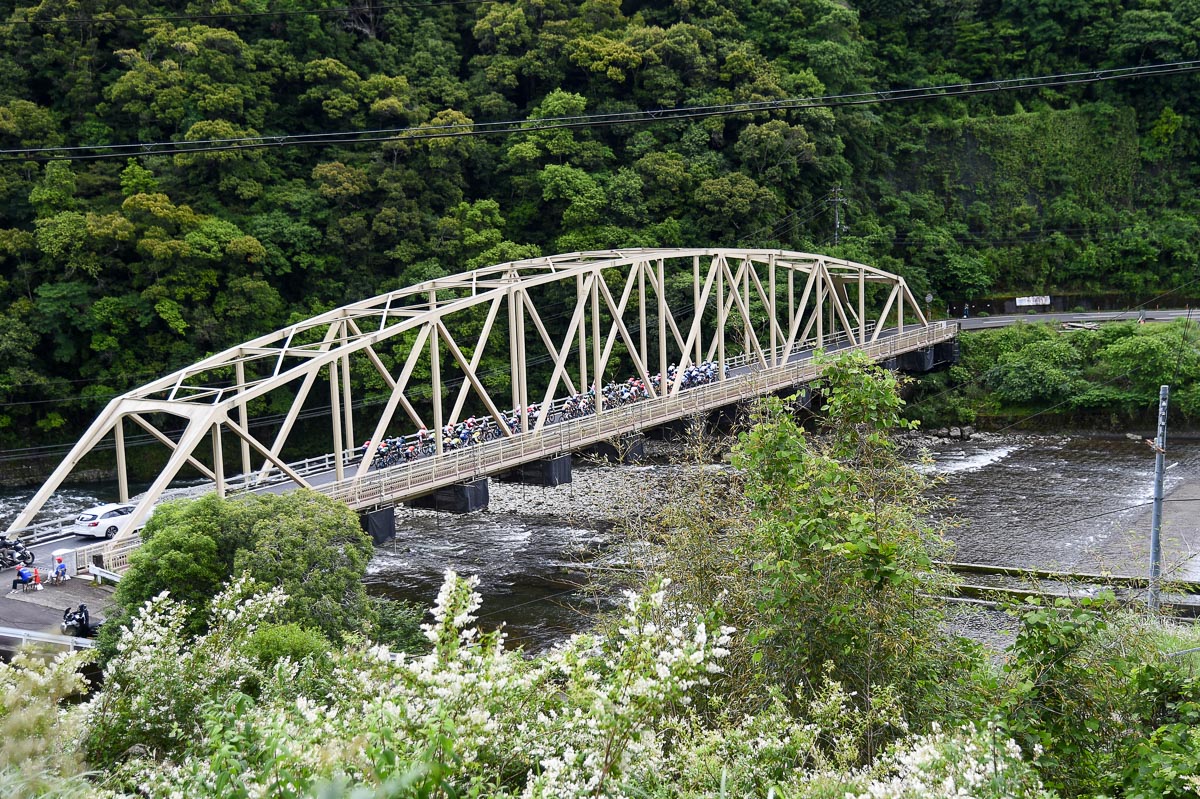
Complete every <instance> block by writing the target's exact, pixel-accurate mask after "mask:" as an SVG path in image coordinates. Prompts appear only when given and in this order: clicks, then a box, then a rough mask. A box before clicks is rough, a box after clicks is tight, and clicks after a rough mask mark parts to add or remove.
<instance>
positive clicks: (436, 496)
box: [404, 477, 488, 513]
mask: <svg viewBox="0 0 1200 799" xmlns="http://www.w3.org/2000/svg"><path fill="white" fill-rule="evenodd" d="M404 504H406V505H408V506H409V507H410V508H424V509H425V510H436V511H442V512H444V513H473V512H475V511H477V510H483V509H484V508H486V507H487V506H488V479H487V478H486V477H480V478H479V479H478V480H472V481H471V482H469V483H457V484H455V485H450V486H443V487H442V488H439V489H437V490H436V491H434V492H433V493H432V494H425V495H424V496H420V497H416V498H414V499H410V500H408V501H407V502H405V503H404Z"/></svg>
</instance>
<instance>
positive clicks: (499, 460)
mask: <svg viewBox="0 0 1200 799" xmlns="http://www.w3.org/2000/svg"><path fill="white" fill-rule="evenodd" d="M957 334H958V325H957V324H956V323H954V322H939V323H936V324H933V325H930V326H928V327H919V328H915V329H913V330H907V331H905V332H904V333H896V332H895V331H894V330H889V331H884V332H882V333H881V335H880V339H879V340H877V341H875V342H873V343H869V344H866V345H861V346H858V345H852V346H843V347H831V348H827V350H826V351H834V350H836V351H861V352H864V353H866V354H867V356H868V357H870V358H872V359H873V360H875V361H886V360H888V359H891V358H894V357H897V356H899V355H903V354H904V353H906V352H912V351H914V350H919V349H923V348H926V347H931V346H933V345H935V344H939V343H941V342H943V341H948V340H950V339H953V338H954V337H955V336H956V335H957ZM817 374H818V367H817V364H816V362H815V361H814V360H813V351H812V350H811V349H807V350H804V351H801V352H796V353H793V354H792V356H791V357H790V358H789V359H788V360H787V362H785V363H783V364H781V365H780V366H777V367H771V368H765V369H764V368H761V367H759V366H757V365H751V366H742V367H739V368H736V369H732V370H731V372H730V374H729V376H728V377H727V378H726V379H725V380H721V381H718V382H714V383H709V384H706V385H702V386H697V387H694V388H690V389H688V390H686V391H682V392H680V393H679V394H678V395H677V396H674V397H663V398H659V399H646V400H641V401H639V402H635V403H631V404H629V405H623V406H620V407H617V408H612V409H609V410H605V411H604V412H602V413H599V414H593V415H590V416H585V417H582V418H578V419H570V420H565V421H561V422H558V423H555V424H553V425H547V426H546V427H545V428H544V429H543V430H542V431H541V432H540V433H539V434H534V435H530V434H527V435H518V436H515V437H513V438H511V439H499V440H496V441H489V442H483V443H478V444H473V445H471V446H468V447H464V448H462V449H457V450H453V451H450V452H446V453H443V454H442V455H440V456H437V457H428V458H423V459H420V460H417V461H413V462H409V463H402V464H397V465H395V466H392V467H389V468H386V469H380V470H377V471H372V472H370V473H369V475H367V476H366V478H365V479H363V480H360V481H357V482H355V481H353V480H351V479H350V478H349V477H347V478H346V479H344V480H342V481H341V482H338V481H337V480H336V479H334V475H333V472H332V470H330V471H327V472H324V473H322V474H318V475H314V476H312V477H310V478H308V480H309V483H310V484H311V485H312V487H313V489H314V490H317V491H320V492H321V493H323V494H326V495H328V496H331V497H334V498H336V499H340V500H342V501H343V502H345V503H346V504H348V505H349V506H350V507H352V508H354V509H356V510H371V509H374V508H380V507H386V506H390V505H394V504H396V503H397V502H403V501H405V500H408V499H413V498H415V497H419V496H422V495H425V494H428V493H430V492H432V491H434V490H436V489H438V488H441V487H443V486H447V485H452V484H454V483H461V482H468V481H470V480H474V479H476V478H479V477H483V476H486V475H489V474H495V473H498V472H503V471H507V470H509V469H512V468H515V467H517V466H520V465H521V464H524V463H529V462H530V461H534V460H538V459H541V458H549V457H553V456H555V455H559V454H561V453H564V452H571V451H573V450H578V449H582V448H584V447H587V446H589V445H592V444H595V443H598V442H601V441H605V440H610V439H613V438H616V437H619V436H621V435H625V434H628V433H632V432H637V431H639V430H644V429H647V428H651V427H656V426H658V425H662V424H665V423H667V422H670V421H674V420H676V419H680V418H683V417H686V416H690V415H692V414H697V413H704V412H706V411H710V410H714V409H716V408H720V407H723V406H726V405H732V404H735V403H738V402H745V401H748V400H752V399H754V398H755V397H759V396H763V395H766V394H770V393H773V392H776V391H781V390H784V389H787V388H790V387H793V386H796V385H800V384H802V383H806V382H808V381H811V380H813V379H814V378H816V377H817ZM294 487H295V483H292V482H290V481H285V482H281V483H277V484H276V485H275V486H272V487H271V489H270V490H271V491H286V490H290V489H292V488H294Z"/></svg>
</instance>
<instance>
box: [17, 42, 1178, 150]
mask: <svg viewBox="0 0 1200 799" xmlns="http://www.w3.org/2000/svg"><path fill="white" fill-rule="evenodd" d="M1196 71H1200V60H1193V61H1176V62H1172V63H1167V64H1154V65H1149V66H1140V67H1120V68H1115V69H1101V70H1091V71H1088V72H1075V73H1067V74H1061V75H1044V76H1039V77H1032V78H1011V79H1006V80H993V81H982V82H974V83H957V84H947V85H939V86H924V87H918V88H912V89H895V90H882V91H875V92H859V93H852V94H838V95H823V96H820V97H792V98H784V99H777V100H761V101H753V102H741V103H726V104H719V105H696V106H685V107H682V108H668V109H652V110H639V111H623V112H612V113H597V114H582V115H576V116H565V117H546V118H528V119H524V120H505V121H500V122H469V123H459V124H444V125H426V126H409V127H402V128H373V129H367V130H357V131H354V130H349V131H345V130H344V131H336V132H329V133H283V134H263V135H254V136H239V137H231V138H221V139H197V140H194V141H182V142H179V141H154V142H134V143H126V144H94V145H74V146H57V147H24V148H15V149H6V150H0V161H12V160H34V161H49V160H60V159H65V160H93V159H100V158H128V157H133V156H152V155H183V154H192V153H210V152H227V151H231V150H257V149H266V148H271V147H306V146H328V145H334V144H369V143H376V142H388V141H405V142H409V141H423V140H427V139H445V138H460V137H473V136H494V135H510V134H518V133H537V132H542V131H547V130H567V129H583V128H593V127H612V126H616V125H628V124H646V123H660V122H677V121H685V120H691V119H703V118H708V117H717V116H734V115H738V114H747V113H762V112H770V111H797V110H806V109H815V108H842V107H851V106H856V105H874V104H879V103H888V102H907V101H912V100H929V99H939V98H949V97H963V96H969V95H974V94H987V93H994V92H1005V91H1015V90H1021V89H1046V88H1055V87H1061V86H1071V85H1080V84H1090V83H1098V82H1102V81H1110V80H1123V79H1129V78H1144V77H1157V76H1163V75H1178V74H1188V73H1192V72H1196Z"/></svg>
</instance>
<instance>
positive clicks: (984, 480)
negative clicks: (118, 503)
mask: <svg viewBox="0 0 1200 799" xmlns="http://www.w3.org/2000/svg"><path fill="white" fill-rule="evenodd" d="M1168 450H1169V453H1168V457H1167V464H1168V470H1167V472H1166V475H1167V479H1166V490H1167V491H1168V493H1169V492H1170V491H1172V490H1173V489H1175V488H1177V487H1182V488H1185V489H1186V488H1187V487H1188V486H1189V485H1191V486H1194V485H1200V441H1194V440H1192V441H1188V440H1178V441H1171V442H1169V446H1168ZM931 454H932V456H933V458H934V463H933V464H932V466H930V467H926V468H928V469H930V470H931V471H932V472H934V473H935V474H936V476H937V477H938V485H937V487H936V489H935V491H936V493H937V494H938V495H939V496H941V497H943V498H947V499H953V500H954V504H953V513H954V515H955V516H957V517H958V519H960V520H961V524H960V526H958V527H956V528H955V529H953V530H952V532H951V535H952V537H953V538H954V540H955V541H956V543H957V551H956V552H955V554H954V559H956V560H959V561H965V562H973V563H986V564H993V565H1006V566H1024V567H1036V568H1042V569H1050V570H1064V571H1078V572H1089V573H1091V572H1101V571H1106V570H1107V571H1109V572H1112V573H1121V574H1144V573H1145V571H1146V563H1147V558H1148V554H1147V553H1148V543H1147V542H1148V539H1149V518H1150V508H1149V502H1150V499H1151V494H1152V480H1153V469H1154V457H1153V455H1154V453H1153V451H1152V450H1150V448H1149V447H1148V446H1146V444H1145V443H1143V442H1137V441H1129V440H1127V439H1110V438H1099V437H1093V436H1086V435H1069V436H1066V435H1064V436H1034V435H1012V436H1010V435H1005V436H983V437H980V438H977V439H975V440H972V441H967V442H948V441H941V442H933V443H932V445H931ZM671 468H678V467H649V468H647V467H641V468H638V469H634V468H630V469H629V470H628V477H629V479H630V480H637V479H641V476H642V475H647V474H650V475H653V474H654V473H655V472H656V471H659V470H663V469H671ZM575 479H576V480H577V481H584V480H587V479H588V471H587V470H586V469H578V470H576V473H575ZM569 490H570V489H569V488H568V487H563V488H559V489H556V491H563V492H566V491H569ZM31 493H32V491H31V490H30V489H21V490H9V491H4V492H0V523H4V524H7V523H8V521H10V520H11V519H12V518H13V517H14V516H15V515H16V513H17V512H18V510H19V508H20V507H21V505H22V504H23V503H24V502H25V501H26V500H27V499H28V498H29V496H30V495H31ZM1180 493H1186V492H1182V491H1181V492H1180ZM114 494H115V486H109V485H92V486H80V487H75V488H70V489H66V490H64V491H63V492H60V493H59V494H58V495H57V496H56V497H55V499H54V501H53V505H52V507H50V508H48V509H47V511H46V512H45V513H44V515H45V516H48V517H49V516H56V515H65V514H69V513H73V512H75V511H77V510H78V509H80V508H83V507H87V506H89V505H92V504H96V503H98V502H101V501H111V499H112V495H114ZM1192 496H1195V494H1194V493H1193V494H1192ZM1174 499H1175V501H1174V502H1169V503H1168V506H1167V508H1168V513H1167V517H1166V522H1165V524H1164V535H1163V541H1164V544H1163V546H1164V562H1165V563H1166V564H1167V565H1168V568H1170V567H1172V566H1178V565H1180V564H1183V568H1182V570H1177V571H1176V572H1175V574H1177V575H1184V576H1188V577H1191V578H1192V579H1200V569H1198V568H1197V566H1196V565H1195V564H1193V565H1190V566H1189V565H1188V564H1187V561H1188V559H1189V558H1190V556H1191V555H1192V554H1193V553H1195V552H1197V551H1200V530H1198V529H1197V527H1198V525H1197V523H1196V522H1197V520H1198V519H1200V502H1198V501H1195V500H1188V499H1184V498H1178V497H1176V498H1174ZM397 529H398V535H397V538H396V540H395V541H394V542H389V543H387V544H384V545H382V546H380V547H379V548H378V549H377V552H376V556H375V558H374V560H372V562H371V564H370V567H369V570H368V574H367V582H368V589H369V590H370V591H371V592H372V593H377V594H386V595H389V596H395V597H402V598H407V599H411V600H413V601H415V602H418V603H419V604H421V605H423V606H429V605H431V604H432V602H433V600H434V597H435V596H436V594H437V590H438V587H439V586H440V585H441V582H442V576H443V574H444V572H445V571H446V569H454V570H455V571H457V572H459V573H460V574H466V575H470V574H478V575H479V576H480V587H479V590H480V592H481V593H482V594H483V596H484V605H483V607H482V608H481V610H480V619H481V621H482V622H483V623H484V624H486V625H487V626H489V627H490V626H493V625H495V624H498V623H500V622H504V623H505V626H506V629H507V631H508V634H509V637H510V641H511V642H512V643H513V644H514V645H520V646H524V647H526V648H528V649H532V650H536V649H540V648H542V647H544V646H546V645H547V644H549V643H550V642H552V641H554V640H557V639H559V638H561V637H563V636H565V635H567V634H569V633H570V632H573V631H576V630H579V629H581V628H583V627H585V626H586V624H587V619H586V616H585V614H586V613H587V612H588V611H591V610H594V609H596V608H597V607H602V606H607V605H608V604H609V601H607V600H603V599H597V598H596V597H592V596H589V595H587V594H584V593H582V592H579V591H578V590H576V588H575V586H576V585H577V583H578V582H580V581H581V579H582V572H581V570H580V569H579V566H580V564H582V563H585V562H587V561H590V560H593V559H595V558H596V557H597V556H598V555H600V553H603V552H605V551H606V550H608V549H609V548H610V547H611V546H612V544H613V539H614V537H613V535H612V534H611V533H610V532H609V528H608V526H607V525H604V524H600V523H596V524H589V523H585V522H578V521H577V522H565V521H555V520H550V519H547V518H546V517H544V516H533V515H523V514H521V513H519V512H518V513H488V512H485V513H476V514H470V515H465V516H453V515H449V514H443V515H440V516H430V515H419V514H415V513H410V512H408V511H405V510H403V509H401V510H398V511H397ZM1197 561H1200V558H1198V559H1197Z"/></svg>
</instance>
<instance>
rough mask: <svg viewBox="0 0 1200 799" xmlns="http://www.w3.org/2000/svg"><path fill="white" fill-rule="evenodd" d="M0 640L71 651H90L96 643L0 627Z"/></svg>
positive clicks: (90, 640) (69, 636)
mask: <svg viewBox="0 0 1200 799" xmlns="http://www.w3.org/2000/svg"><path fill="white" fill-rule="evenodd" d="M0 638H8V639H12V640H17V641H20V642H21V643H22V644H27V643H29V642H30V641H37V642H38V643H41V644H57V645H58V646H69V647H71V648H72V649H91V648H92V647H94V646H95V645H96V642H95V641H93V640H92V639H90V638H77V637H75V636H73V635H55V634H53V633H39V632H34V631H33V630H22V629H20V628H18V627H0Z"/></svg>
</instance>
